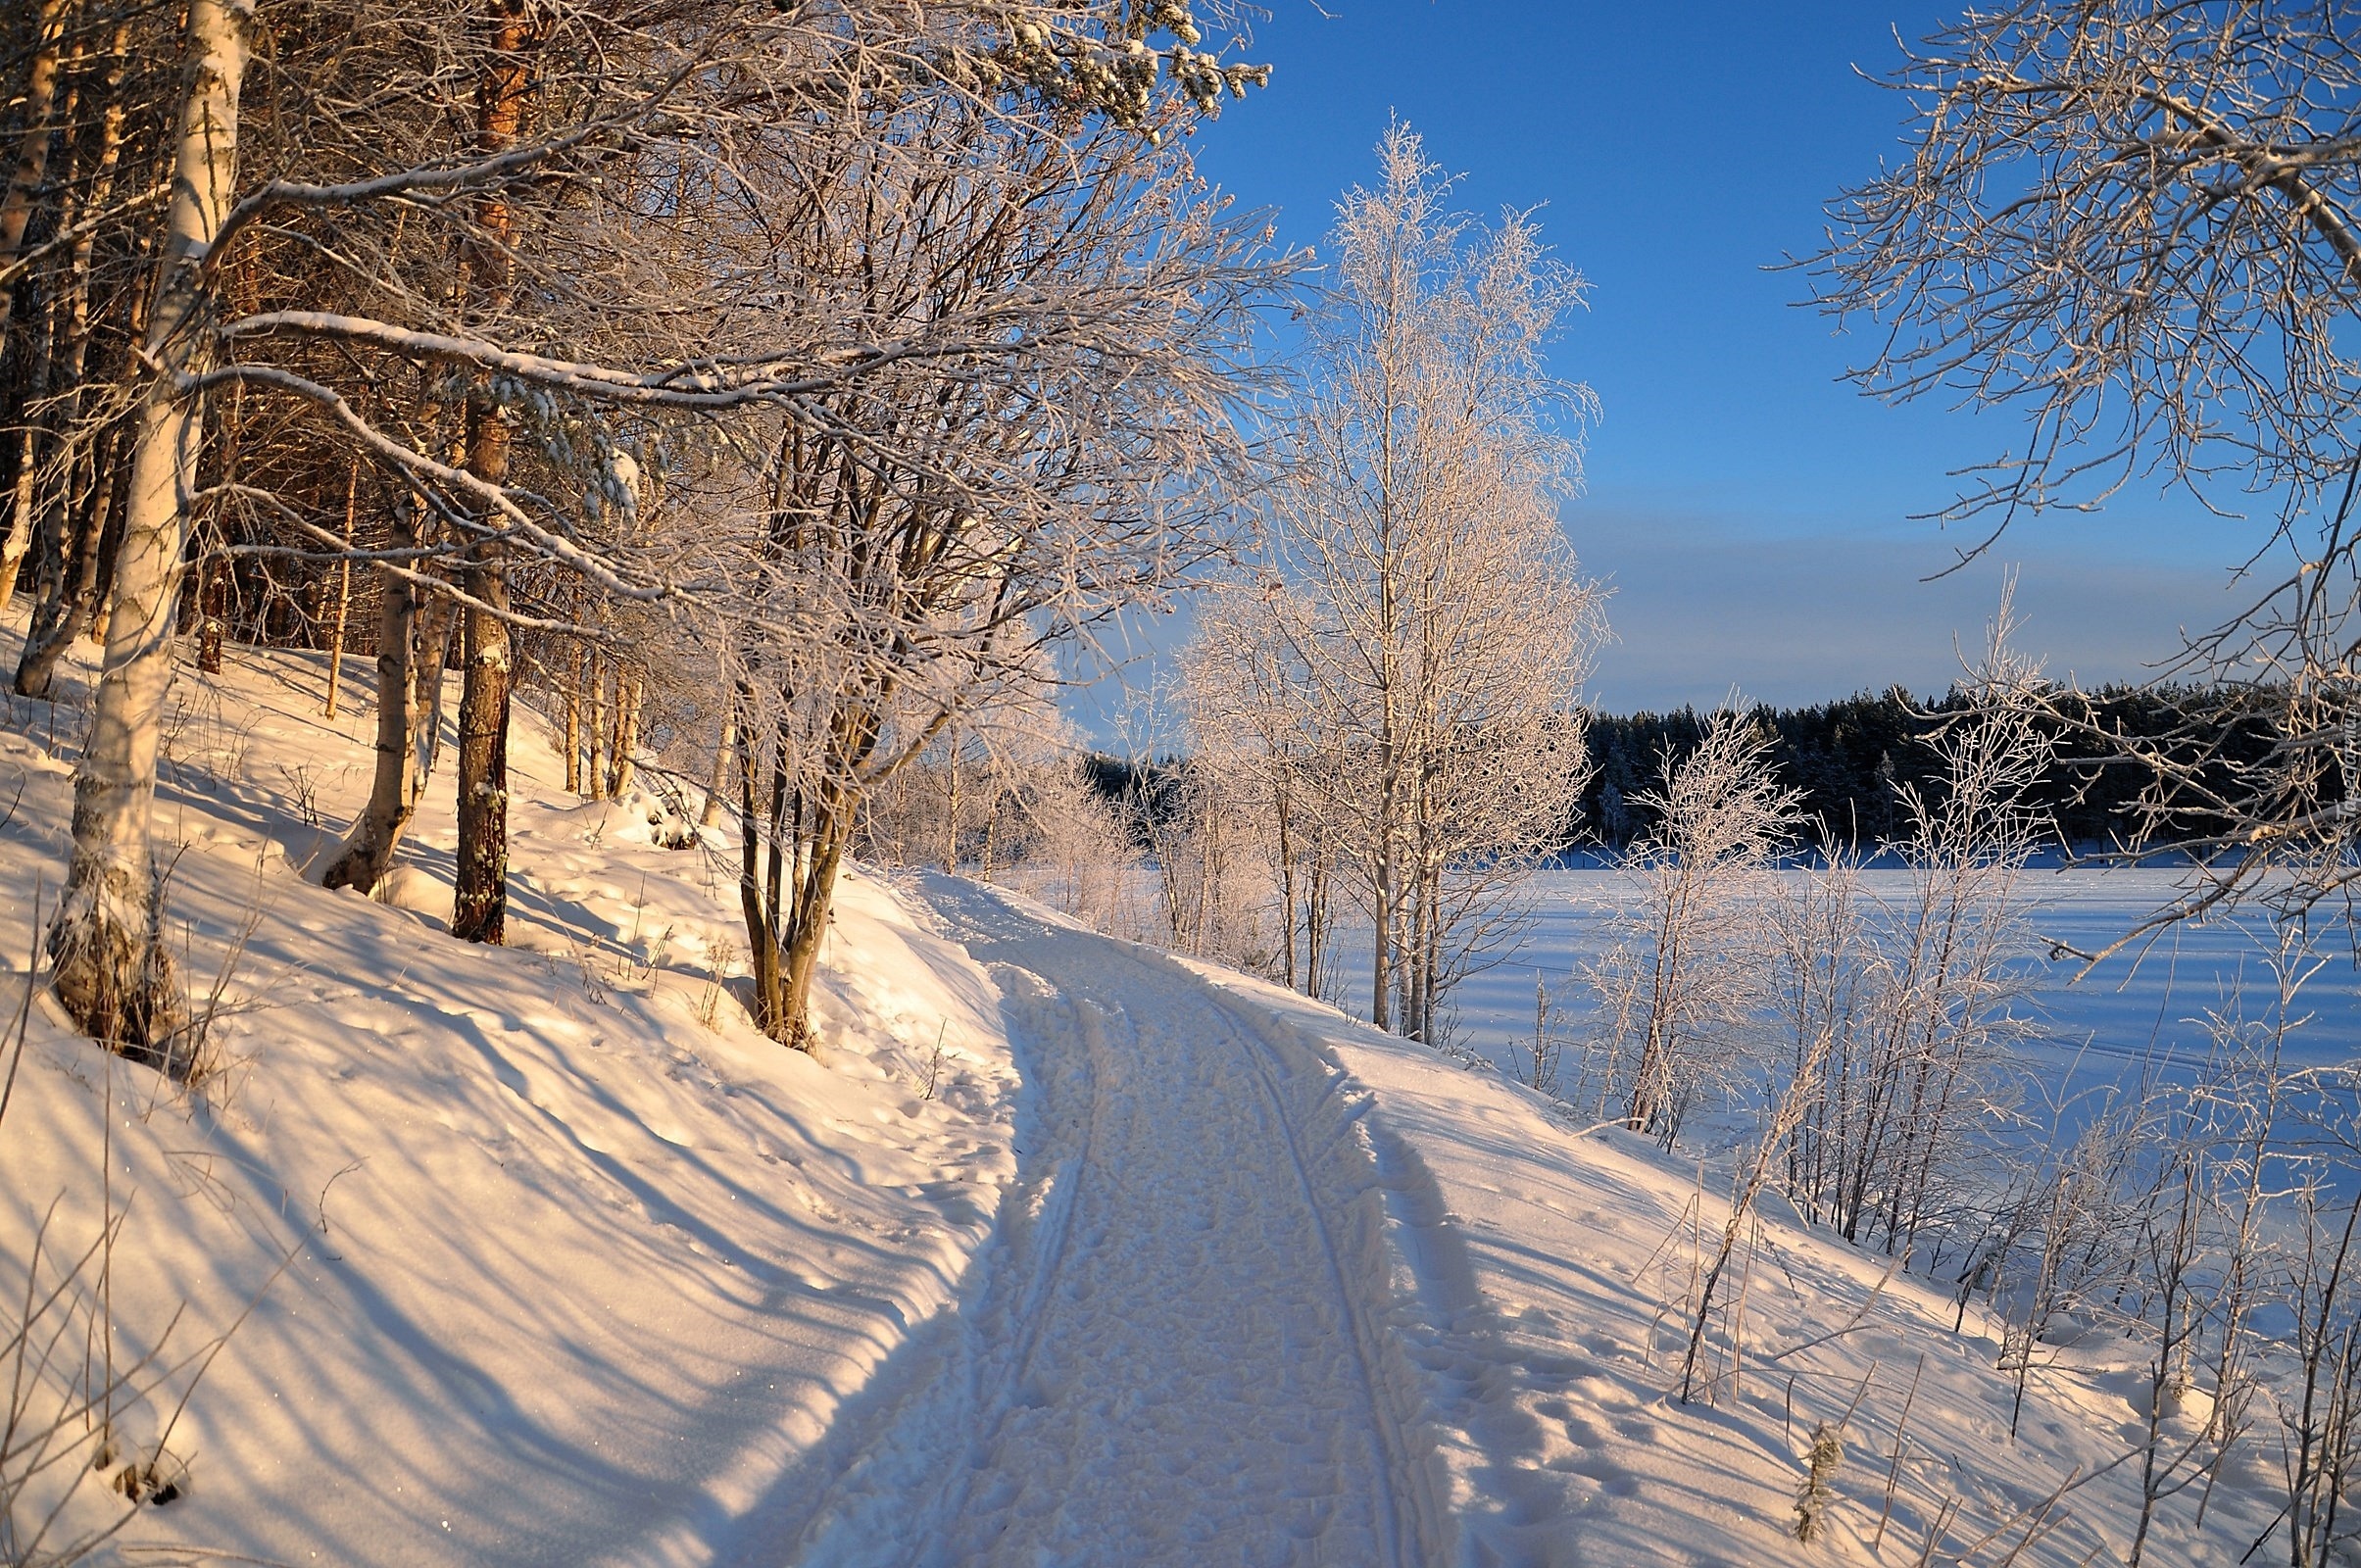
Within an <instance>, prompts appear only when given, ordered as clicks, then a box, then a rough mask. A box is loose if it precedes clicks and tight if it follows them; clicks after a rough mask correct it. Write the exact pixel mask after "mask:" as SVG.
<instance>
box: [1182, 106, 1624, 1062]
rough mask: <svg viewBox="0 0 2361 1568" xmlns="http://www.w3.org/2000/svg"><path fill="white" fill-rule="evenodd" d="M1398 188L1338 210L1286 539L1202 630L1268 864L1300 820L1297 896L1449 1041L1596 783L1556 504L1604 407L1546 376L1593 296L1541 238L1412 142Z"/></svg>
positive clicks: (1583, 618)
mask: <svg viewBox="0 0 2361 1568" xmlns="http://www.w3.org/2000/svg"><path fill="white" fill-rule="evenodd" d="M1379 175H1380V177H1379V180H1378V183H1377V184H1376V185H1375V186H1374V187H1370V188H1358V189H1355V190H1353V191H1352V192H1350V193H1348V194H1347V195H1346V197H1345V198H1344V200H1343V201H1342V202H1340V203H1339V205H1338V220H1337V227H1336V232H1335V236H1334V241H1333V254H1334V256H1335V263H1334V274H1333V277H1332V279H1331V281H1330V285H1329V288H1328V290H1327V292H1326V294H1325V296H1324V297H1323V299H1322V300H1321V302H1320V304H1319V306H1318V308H1316V309H1315V310H1314V311H1313V312H1312V313H1311V316H1310V320H1309V325H1308V329H1307V333H1306V337H1307V352H1306V355H1305V360H1304V377H1305V379H1304V385H1303V391H1302V393H1301V395H1300V397H1298V398H1297V399H1296V400H1295V401H1294V402H1293V403H1292V404H1291V406H1290V407H1289V408H1288V409H1287V410H1286V413H1285V418H1284V427H1285V429H1286V430H1287V432H1288V436H1287V442H1286V458H1287V468H1286V472H1285V477H1284V479H1283V480H1282V481H1281V482H1280V483H1278V484H1277V485H1275V486H1274V487H1273V488H1272V490H1271V492H1270V494H1269V498H1268V500H1267V503H1266V509H1265V510H1266V512H1267V531H1266V538H1267V543H1266V545H1265V548H1264V550H1263V552H1262V554H1261V555H1260V557H1259V558H1258V559H1257V560H1255V561H1254V563H1253V564H1252V567H1251V575H1250V576H1249V577H1248V579H1247V581H1246V583H1245V584H1244V585H1242V586H1241V587H1239V588H1238V589H1236V590H1234V591H1232V592H1230V593H1229V594H1227V595H1226V596H1225V597H1224V598H1223V600H1222V601H1221V602H1220V603H1219V605H1218V607H1217V613H1214V614H1211V615H1209V616H1208V617H1207V619H1206V621H1205V638H1206V640H1207V644H1208V646H1206V647H1205V649H1204V650H1203V651H1202V652H1201V653H1200V654H1199V655H1198V656H1196V658H1195V666H1196V667H1197V669H1198V670H1199V671H1200V672H1201V674H1202V675H1203V676H1204V677H1205V679H1204V681H1203V684H1202V687H1201V689H1200V691H1199V692H1198V693H1197V695H1196V696H1195V697H1194V699H1193V701H1194V704H1195V711H1194V712H1193V715H1192V721H1193V723H1194V725H1195V733H1196V734H1197V735H1198V736H1199V737H1200V739H1201V741H1202V742H1203V743H1204V745H1205V751H1206V755H1207V756H1208V757H1220V758H1228V759H1236V760H1240V761H1241V765H1242V766H1244V768H1245V772H1246V775H1247V779H1246V782H1245V783H1244V784H1243V785H1242V787H1241V789H1240V790H1239V791H1238V792H1237V793H1238V795H1239V798H1240V799H1241V800H1249V799H1253V800H1259V801H1261V802H1263V803H1264V804H1265V805H1266V807H1267V809H1269V810H1270V811H1271V812H1272V813H1273V816H1274V822H1273V824H1272V831H1270V832H1269V833H1268V834H1267V835H1266V837H1267V838H1269V839H1270V840H1271V841H1272V842H1274V843H1276V842H1277V840H1278V839H1279V837H1280V835H1279V833H1278V831H1277V823H1276V820H1275V818H1276V817H1277V816H1278V815H1280V814H1284V815H1285V816H1286V817H1287V819H1288V828H1287V839H1288V844H1287V848H1286V850H1285V851H1284V852H1283V853H1282V854H1281V855H1280V870H1281V876H1280V881H1281V884H1282V897H1283V898H1284V899H1286V900H1287V901H1288V902H1289V903H1290V904H1291V905H1294V906H1296V907H1297V908H1299V909H1307V908H1308V907H1309V904H1308V900H1309V899H1310V897H1311V896H1312V893H1313V887H1314V886H1316V883H1315V884H1313V885H1307V886H1304V887H1303V888H1301V889H1299V888H1298V887H1297V886H1295V885H1294V884H1293V880H1292V879H1293V878H1294V877H1295V875H1296V867H1298V866H1301V867H1302V868H1303V874H1304V875H1305V876H1306V877H1307V878H1313V879H1316V878H1317V877H1318V876H1320V875H1323V874H1326V875H1338V876H1340V877H1341V880H1342V881H1343V882H1344V884H1345V885H1346V887H1347V888H1348V889H1349V890H1350V892H1351V893H1352V895H1353V898H1354V899H1355V900H1356V902H1358V904H1359V905H1360V907H1361V909H1362V912H1363V914H1364V915H1365V917H1366V919H1367V921H1368V925H1369V929H1370V931H1371V942H1370V957H1369V995H1370V999H1371V1002H1370V1010H1371V1017H1372V1018H1373V1019H1374V1021H1376V1022H1377V1023H1379V1024H1380V1025H1383V1026H1386V1027H1392V1028H1398V1029H1400V1030H1401V1031H1402V1033H1404V1034H1407V1035H1410V1036H1412V1037H1414V1038H1419V1039H1433V1038H1435V1036H1436V1034H1437V1033H1438V1031H1439V1029H1440V1027H1441V1018H1442V1013H1441V1005H1442V1002H1443V999H1444V997H1445V995H1446V994H1447V993H1448V992H1449V990H1450V988H1451V985H1452V984H1453V983H1454V982H1455V981H1456V980H1457V979H1458V978H1460V977H1461V976H1462V975H1464V974H1465V973H1467V972H1468V970H1469V967H1470V966H1471V965H1473V964H1477V963H1481V962H1483V961H1484V960H1485V958H1486V956H1488V954H1489V953H1490V952H1491V951H1492V948H1493V945H1494V943H1495V941H1496V940H1497V939H1498V938H1499V937H1500V935H1501V934H1502V921H1503V920H1504V919H1505V918H1508V917H1510V916H1511V915H1512V912H1513V907H1514V889H1515V887H1516V886H1517V885H1518V884H1519V883H1520V882H1521V880H1522V878H1523V875H1524V873H1525V872H1526V871H1527V870H1528V869H1529V868H1530V867H1531V866H1532V865H1533V864H1534V863H1535V862H1536V861H1537V860H1538V859H1539V858H1541V857H1542V856H1544V855H1546V854H1548V853H1549V852H1551V851H1552V850H1554V848H1555V847H1556V846H1557V845H1558V844H1559V843H1560V842H1562V838H1563V834H1564V831H1565V829H1566V827H1567V825H1568V821H1569V818H1570V815H1571V812H1572V806H1573V802H1574V800H1575V799H1576V797H1577V794H1578V791H1579V787H1580V785H1581V783H1582V780H1583V777H1584V774H1585V772H1586V769H1587V766H1588V759H1587V756H1586V754H1585V751H1584V748H1583V746H1582V721H1581V711H1580V709H1579V707H1578V706H1577V694H1578V693H1579V691H1580V689H1581V685H1582V681H1583V678H1584V674H1585V671H1586V669H1587V665H1588V661H1589V657H1590V652H1591V649H1592V647H1593V646H1594V644H1595V642H1596V641H1597V639H1598V636H1599V632H1600V630H1601V624H1600V615H1599V598H1600V596H1599V591H1598V590H1597V588H1596V587H1595V586H1594V585H1593V584H1592V583H1591V582H1589V581H1588V580H1586V579H1585V578H1584V577H1583V576H1582V575H1581V574H1580V572H1579V570H1578V569H1577V567H1576V564H1575V560H1574V555H1573V551H1572V550H1571V548H1570V547H1569V546H1568V544H1567V542H1566V539H1565V536H1564V534H1563V532H1562V531H1561V530H1560V527H1559V524H1558V507H1559V505H1560V503H1561V502H1562V501H1563V500H1564V499H1565V498H1566V497H1567V496H1568V495H1569V494H1571V493H1572V491H1573V489H1574V488H1575V486H1576V484H1577V482H1578V479H1579V462H1578V458H1579V440H1578V438H1579V434H1580V428H1581V423H1582V420H1583V419H1584V417H1586V416H1587V415H1588V413H1589V412H1590V408H1591V400H1590V394H1589V393H1588V392H1587V391H1586V390H1585V389H1583V388H1581V387H1577V386H1570V385H1567V384H1566V383H1564V382H1562V381H1560V380H1558V379H1556V378H1555V377H1553V376H1552V375H1551V374H1550V373H1549V369H1548V368H1547V366H1546V364H1545V363H1544V352H1545V349H1546V347H1547V345H1548V344H1549V341H1550V340H1551V338H1552V337H1554V335H1555V334H1556V332H1557V330H1558V327H1559V325H1560V323H1561V321H1562V320H1563V319H1564V317H1565V315H1566V313H1567V312H1568V311H1569V310H1571V309H1573V308H1574V306H1575V305H1577V304H1578V303H1579V301H1580V299H1581V296H1582V287H1583V285H1582V282H1581V279H1580V278H1579V277H1577V276H1576V275H1575V274H1574V273H1573V272H1571V271H1569V270H1566V269H1565V268H1564V267H1563V266H1562V265H1560V264H1559V263H1557V262H1556V261H1554V260H1553V259H1552V258H1551V257H1550V256H1549V252H1548V251H1547V249H1546V248H1545V247H1544V246H1543V245H1542V243H1541V240H1540V236H1539V234H1538V233H1537V232H1536V230H1535V229H1534V227H1533V225H1532V224H1531V223H1530V222H1529V221H1526V220H1525V219H1524V218H1522V217H1520V216H1518V215H1515V214H1510V215H1507V216H1505V217H1504V218H1503V219H1502V220H1501V221H1500V224H1499V225H1498V226H1497V227H1494V228H1491V229H1479V228H1477V227H1475V226H1474V225H1472V224H1470V223H1469V222H1468V221H1466V220H1465V219H1462V218H1460V217H1457V216H1455V215H1453V214H1452V213H1451V211H1450V209H1449V206H1448V203H1449V199H1450V190H1451V186H1450V182H1449V181H1448V180H1446V179H1444V178H1442V177H1441V176H1440V173H1439V171H1438V170H1437V168H1436V167H1435V165H1434V164H1433V163H1431V162H1430V161H1429V160H1428V159H1427V157H1426V155H1425V152H1424V150H1423V148H1422V147H1421V145H1420V142H1419V140H1418V138H1417V136H1416V135H1414V134H1413V133H1412V132H1411V131H1410V130H1409V129H1408V127H1406V126H1403V125H1400V124H1397V125H1395V126H1394V127H1393V128H1392V129H1391V130H1389V131H1388V133H1387V135H1386V138H1385V140H1384V142H1383V143H1382V144H1381V146H1380V148H1379ZM1290 710H1293V711H1290ZM1242 748H1243V752H1242V750H1241V749H1242ZM1248 756H1251V757H1252V758H1253V760H1252V762H1251V765H1248V764H1246V763H1245V761H1244V759H1245V758H1246V757H1248ZM1299 844H1303V845H1305V846H1307V847H1308V846H1315V845H1316V846H1317V847H1318V848H1317V851H1316V853H1315V855H1314V857H1313V858H1310V859H1299V858H1298V854H1299V852H1298V849H1297V846H1298V845H1299ZM1330 856H1333V858H1334V859H1333V868H1332V869H1331V868H1330V866H1329V862H1328V857H1330ZM1315 924H1316V922H1315ZM1290 925H1291V927H1296V926H1297V925H1298V921H1297V920H1296V919H1294V918H1291V920H1290ZM1306 942H1307V943H1309V944H1312V945H1316V939H1313V938H1310V937H1307V938H1306ZM1308 967H1309V962H1308V959H1307V960H1306V961H1305V962H1304V963H1303V965H1302V966H1301V967H1300V968H1299V972H1300V973H1302V972H1304V971H1305V970H1307V969H1308Z"/></svg>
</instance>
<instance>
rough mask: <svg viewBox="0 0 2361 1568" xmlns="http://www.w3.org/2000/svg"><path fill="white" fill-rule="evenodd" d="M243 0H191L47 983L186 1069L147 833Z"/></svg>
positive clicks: (127, 1048)
mask: <svg viewBox="0 0 2361 1568" xmlns="http://www.w3.org/2000/svg"><path fill="white" fill-rule="evenodd" d="M252 19H253V4H252V0H189V6H188V48H189V54H190V57H191V66H190V71H189V75H188V80H187V84H186V87H185V89H184V95H183V97H182V100H181V104H180V115H179V125H178V135H177V138H176V141H175V144H174V149H173V158H172V201H171V205H170V207H169V208H168V209H167V217H166V237H165V251H164V256H163V258H162V260H163V269H162V273H161V276H160V278H159V280H158V290H157V300H156V309H155V312H154V314H153V316H152V317H151V319H150V330H149V334H148V346H147V355H146V358H147V361H148V363H149V366H150V368H149V369H148V371H147V374H148V377H149V379H148V381H147V384H146V386H145V388H144V389H143V392H142V397H141V403H140V407H139V413H138V425H137V433H136V436H135V445H134V448H133V452H132V460H131V487H130V503H129V510H128V512H127V513H126V515H125V518H124V526H123V542H122V546H121V549H120V551H119V553H118V557H117V562H116V571H115V591H114V594H113V596H112V599H111V604H112V613H111V614H110V616H109V620H108V633H107V653H106V660H105V662H104V664H103V665H102V666H101V673H100V676H99V685H98V707H97V712H96V715H95V717H94V719H93V722H92V725H91V732H90V742H89V746H88V748H87V750H85V752H84V753H83V756H82V760H81V764H80V766H79V767H77V768H76V769H75V771H74V858H73V863H72V866H71V867H70V869H69V870H68V872H67V876H66V888H65V893H64V897H63V899H62V902H61V903H60V906H59V908H58V912H57V917H56V919H55V921H54V922H53V923H52V924H51V926H50V929H49V941H48V947H49V956H50V963H51V983H52V985H54V986H55V988H56V991H57V995H58V1000H59V1001H60V1002H61V1003H63V1004H64V1005H65V1006H66V1009H67V1010H68V1011H69V1012H70V1013H72V1014H73V1016H74V1020H75V1022H77V1023H78V1024H80V1025H81V1027H83V1028H84V1029H87V1030H88V1031H90V1033H92V1034H93V1035H96V1036H98V1037H99V1038H100V1039H102V1040H106V1041H108V1042H110V1043H111V1044H114V1045H116V1046H117V1047H118V1048H119V1049H121V1050H123V1052H124V1053H125V1054H128V1055H132V1056H134V1057H136V1058H138V1059H142V1060H146V1061H150V1062H153V1063H155V1064H157V1065H160V1066H162V1067H164V1068H166V1069H167V1070H168V1071H172V1072H175V1073H182V1072H185V1071H187V1069H188V1068H189V1067H190V1065H192V1063H191V1061H190V1059H189V1043H188V1042H187V1041H186V1040H185V1039H184V1038H176V1037H177V1036H179V1032H180V1027H181V1025H182V1023H183V1022H184V1019H185V1010H184V1007H183V1005H182V1003H181V999H180V997H179V995H178V991H177V987H176V984H175V980H174V977H173V974H172V958H171V956H170V955H169V953H168V952H167V951H166V949H165V945H164V936H163V920H162V907H161V902H160V898H159V888H158V881H157V874H156V859H155V854H154V848H153V844H152V835H153V831H154V818H155V803H156V750H157V742H158V738H159V733H160V730H161V728H162V719H163V711H164V699H165V694H166V691H167V689H168V688H169V687H170V686H171V684H172V619H173V612H174V608H175V605H176V602H177V599H178V589H179V585H180V571H181V556H182V554H183V552H184V551H185V549H186V546H187V542H188V511H187V507H186V505H185V500H186V498H187V497H188V496H189V495H190V494H191V493H192V492H193V490H194V489H195V480H196V461H197V447H198V441H199V439H200V436H201V433H202V429H203V423H202V420H201V419H200V418H199V417H197V416H198V413H199V411H198V409H197V407H196V399H195V397H194V396H193V395H192V394H191V393H190V392H189V391H188V390H187V388H186V387H185V385H184V384H183V378H184V377H185V376H187V375H189V374H190V373H191V372H192V371H196V370H200V369H202V368H203V367H204V365H205V363H206V361H207V358H208V344H207V337H206V333H205V329H204V320H203V318H204V315H205V310H206V307H207V305H208V304H209V300H208V297H207V285H206V280H205V277H204V273H203V268H204V264H205V261H206V258H207V255H208V253H209V251H210V250H211V248H212V245H213V239H214V236H215V235H216V234H218V233H219V232H220V231H221V222H222V220H223V218H224V217H225V216H226V215H227V213H228V209H229V203H230V195H231V190H232V187H233V186H234V184H235V182H236V178H237V127H238V91H239V88H240V86H241V84H242V82H243V80H244V77H245V71H246V34H247V28H248V25H249V24H250V23H251V22H252Z"/></svg>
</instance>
